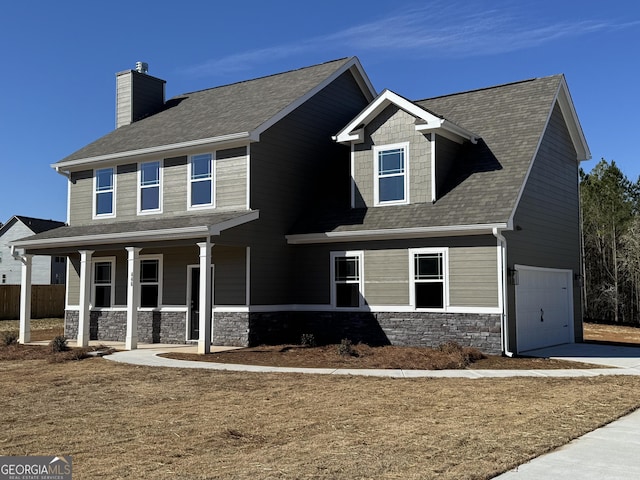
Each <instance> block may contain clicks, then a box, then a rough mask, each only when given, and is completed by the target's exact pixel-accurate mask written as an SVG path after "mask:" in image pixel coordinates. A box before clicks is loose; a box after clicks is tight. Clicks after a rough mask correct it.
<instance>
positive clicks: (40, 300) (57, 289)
mask: <svg viewBox="0 0 640 480" xmlns="http://www.w3.org/2000/svg"><path fill="white" fill-rule="evenodd" d="M64 291H65V286H64V285H32V286H31V318H59V317H64ZM18 318H20V285H0V320H16V319H18Z"/></svg>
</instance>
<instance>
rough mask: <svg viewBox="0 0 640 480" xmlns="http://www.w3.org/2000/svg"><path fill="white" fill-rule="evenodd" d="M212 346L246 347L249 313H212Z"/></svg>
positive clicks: (247, 343) (247, 342)
mask: <svg viewBox="0 0 640 480" xmlns="http://www.w3.org/2000/svg"><path fill="white" fill-rule="evenodd" d="M212 344H213V345H223V346H231V347H246V346H248V345H249V313H246V312H214V314H213V341H212Z"/></svg>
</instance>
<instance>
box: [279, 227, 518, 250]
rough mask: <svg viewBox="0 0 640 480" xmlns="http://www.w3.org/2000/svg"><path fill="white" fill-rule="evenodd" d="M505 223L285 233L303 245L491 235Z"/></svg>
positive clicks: (287, 237) (291, 239) (295, 243)
mask: <svg viewBox="0 0 640 480" xmlns="http://www.w3.org/2000/svg"><path fill="white" fill-rule="evenodd" d="M507 226H508V225H507V223H488V224H478V225H445V226H439V227H411V228H386V229H379V230H359V231H350V232H322V233H304V234H297V235H286V236H285V238H286V239H287V243H289V244H292V245H303V244H313V243H337V242H362V241H370V240H398V239H410V238H425V237H426V238H428V237H450V236H463V235H491V234H492V232H493V229H494V228H499V229H507Z"/></svg>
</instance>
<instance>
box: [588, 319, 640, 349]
mask: <svg viewBox="0 0 640 480" xmlns="http://www.w3.org/2000/svg"><path fill="white" fill-rule="evenodd" d="M583 328H584V340H585V341H589V342H608V343H619V344H630V345H631V346H638V345H640V328H638V327H630V326H625V325H608V324H603V323H585V324H584V325H583Z"/></svg>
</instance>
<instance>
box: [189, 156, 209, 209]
mask: <svg viewBox="0 0 640 480" xmlns="http://www.w3.org/2000/svg"><path fill="white" fill-rule="evenodd" d="M213 189H214V170H213V155H212V154H211V153H204V154H201V155H193V156H191V159H190V161H189V207H191V208H199V207H213V206H214V192H213Z"/></svg>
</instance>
